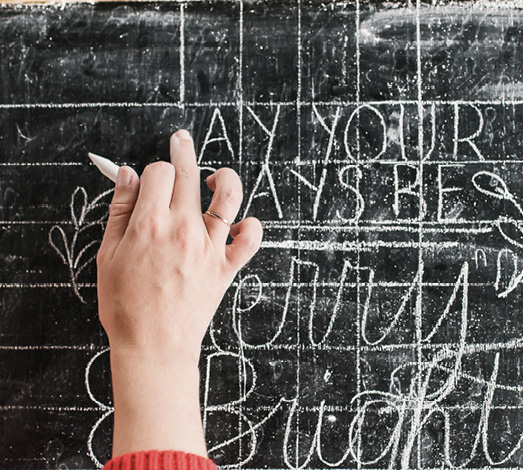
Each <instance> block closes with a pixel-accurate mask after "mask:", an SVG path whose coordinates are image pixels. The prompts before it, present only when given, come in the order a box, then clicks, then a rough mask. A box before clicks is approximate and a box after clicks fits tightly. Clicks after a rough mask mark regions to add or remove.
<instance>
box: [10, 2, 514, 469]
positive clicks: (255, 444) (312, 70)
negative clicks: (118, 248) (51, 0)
mask: <svg viewBox="0 0 523 470" xmlns="http://www.w3.org/2000/svg"><path fill="white" fill-rule="evenodd" d="M520 6H522V7H523V4H521V3H520V2H494V1H491V2H489V1H481V2H462V3H460V2H450V3H446V2H440V1H431V2H428V1H420V0H418V1H410V0H409V1H398V2H391V3H384V2H364V1H363V0H362V1H358V0H355V1H348V2H337V1H332V2H331V1H324V2H320V1H306V0H301V1H300V0H292V1H291V0H286V1H263V2H262V1H244V2H242V1H239V2H231V1H215V2H214V1H213V2H211V1H207V0H204V1H188V2H186V1H181V2H179V1H176V2H161V3H136V4H132V3H110V4H89V3H80V4H60V5H56V6H25V7H20V6H18V7H14V6H9V7H3V8H1V9H0V129H1V132H0V468H2V469H8V470H18V469H28V470H36V469H38V470H50V469H61V470H64V469H95V468H100V467H101V465H102V464H103V463H104V462H105V461H106V460H107V459H108V458H109V457H110V451H111V432H112V411H113V409H112V402H111V384H110V370H109V360H108V358H109V354H108V343H107V339H106V337H105V334H104V332H103V330H102V328H101V326H100V324H99V321H98V317H97V304H96V272H95V263H94V256H95V254H96V250H97V248H98V245H99V242H100V240H101V238H102V234H103V228H104V223H105V221H106V218H107V210H108V204H109V202H110V199H111V195H112V186H113V185H112V183H111V182H110V181H108V180H107V179H105V178H104V177H102V176H101V175H100V174H99V172H98V171H97V170H96V168H95V167H93V166H92V164H90V162H89V161H88V158H87V152H88V151H91V152H94V153H97V154H100V155H103V156H106V157H109V158H111V159H114V160H115V161H116V162H117V163H119V164H124V163H125V164H129V165H132V166H133V167H134V168H135V169H136V170H137V171H138V172H141V171H142V170H143V168H144V167H145V166H146V165H147V164H148V163H150V162H152V161H154V160H157V159H164V160H167V159H168V158H169V154H168V140H169V136H170V134H171V133H172V132H173V131H175V130H176V129H178V128H187V129H189V130H190V131H191V133H192V134H193V135H194V138H195V142H196V146H197V154H198V162H199V165H200V167H201V177H202V181H203V179H204V178H205V177H207V176H208V175H209V174H210V173H212V172H213V171H215V170H216V169H217V168H219V167H221V166H229V167H232V168H234V169H235V170H236V171H238V173H239V174H240V176H241V178H242V180H243V184H244V193H245V197H244V201H243V205H242V209H241V214H240V217H239V219H240V218H243V217H245V216H248V215H254V216H256V217H258V218H259V219H260V220H262V222H263V226H264V241H263V245H262V249H261V250H260V252H259V254H258V255H257V256H256V257H255V258H254V259H253V260H252V261H251V262H250V263H249V264H248V265H247V266H246V267H245V268H244V269H243V270H242V271H241V272H240V274H239V275H238V277H237V278H236V280H235V282H234V284H233V285H232V286H231V287H230V289H229V290H228V292H227V294H226V295H225V297H224V299H223V302H222V304H221V305H220V308H219V310H218V312H217V314H216V316H215V318H214V320H213V323H212V325H211V327H210V330H209V333H208V335H207V336H206V338H205V342H204V347H203V356H202V360H201V377H202V386H201V403H202V416H203V420H204V426H205V432H206V438H207V441H208V445H209V450H210V456H211V457H212V458H213V459H214V460H215V461H216V463H217V464H218V465H220V467H221V468H240V467H241V468H245V469H262V468H263V469H287V468H288V469H302V468H304V469H324V468H331V467H333V468H340V469H362V468H369V469H371V468H372V469H400V468H401V469H407V468H416V469H431V468H438V469H444V468H456V467H463V468H486V467H489V468H490V467H501V468H523V449H522V448H521V447H522V441H523V413H522V410H523V363H522V359H523V353H522V350H521V348H522V346H523V326H522V325H523V321H522V320H523V316H522V315H523V314H522V303H523V300H522V295H521V294H522V291H523V288H522V286H521V281H522V279H523V190H522V188H523V185H522V184H523V172H522V163H523V159H522V157H521V148H522V144H523V9H521V8H520ZM203 188H205V187H204V186H202V191H203V207H204V208H206V207H207V204H208V202H209V200H210V194H209V191H208V190H206V189H203Z"/></svg>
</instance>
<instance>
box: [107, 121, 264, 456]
mask: <svg viewBox="0 0 523 470" xmlns="http://www.w3.org/2000/svg"><path fill="white" fill-rule="evenodd" d="M171 161H172V164H171V163H167V162H156V163H152V164H150V165H148V166H147V167H146V168H145V170H144V172H143V174H142V177H141V179H139V178H138V175H137V174H136V173H135V172H134V171H133V170H132V169H131V168H128V167H122V168H121V169H120V170H119V173H118V179H117V184H116V188H115V192H114V196H113V200H112V203H111V209H110V212H109V220H108V222H107V227H106V230H105V234H104V238H103V241H102V244H101V246H100V250H99V253H98V257H97V265H98V304H99V316H100V321H101V322H102V325H103V327H104V329H105V331H106V333H107V335H108V337H109V343H110V346H111V373H112V381H113V396H114V408H115V413H114V414H115V425H114V436H113V457H116V456H119V455H122V454H124V453H128V452H135V451H140V450H153V449H157V450H183V451H185V452H190V453H194V454H198V455H202V456H206V455H207V454H206V446H205V439H204V436H203V430H202V425H201V417H200V405H199V372H198V359H199V355H200V348H201V342H202V339H203V337H204V335H205V332H206V330H207V328H208V325H209V323H210V321H211V319H212V317H213V315H214V313H215V311H216V309H217V308H218V306H219V304H220V302H221V299H222V297H223V295H224V293H225V291H226V290H227V288H228V287H229V285H230V283H231V282H232V280H233V278H234V277H235V275H236V273H237V272H238V270H239V269H240V268H241V267H242V266H244V265H245V263H247V262H248V261H249V259H250V258H251V257H252V256H253V255H254V254H255V253H256V251H257V250H258V249H259V246H260V243H261V238H262V228H261V224H260V222H259V221H258V220H257V219H255V218H247V219H245V220H242V221H241V222H239V223H237V224H235V225H233V226H232V227H229V225H227V224H226V223H224V221H222V220H220V219H219V218H216V217H213V216H211V215H209V214H203V215H202V212H201V202H200V176H199V170H198V166H197V164H196V156H195V152H194V146H193V142H192V139H191V137H190V135H189V133H188V132H187V131H184V130H180V131H178V132H177V133H176V134H174V135H173V136H172V137H171ZM175 175H176V177H175ZM206 181H207V185H208V186H209V188H210V189H211V190H212V191H213V192H214V195H213V198H212V201H211V204H210V206H209V210H210V211H212V212H215V213H217V214H220V215H221V216H222V217H224V218H225V219H226V220H227V221H232V220H234V218H235V217H236V215H237V213H238V210H239V208H240V204H241V201H242V187H241V182H240V179H239V177H238V175H237V174H236V172H234V171H233V170H232V169H230V168H221V169H219V170H217V171H216V172H215V173H214V174H212V175H211V176H209V177H208V178H207V180H206ZM126 182H128V184H125V183H126ZM228 234H230V235H231V237H232V238H233V242H232V243H231V244H230V245H226V241H227V235H228Z"/></svg>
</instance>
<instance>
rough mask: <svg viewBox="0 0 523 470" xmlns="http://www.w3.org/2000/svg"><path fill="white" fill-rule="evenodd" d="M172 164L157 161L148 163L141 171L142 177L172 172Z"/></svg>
mask: <svg viewBox="0 0 523 470" xmlns="http://www.w3.org/2000/svg"><path fill="white" fill-rule="evenodd" d="M172 168H173V166H172V164H170V163H169V162H166V161H163V160H158V161H157V162H152V163H149V164H148V165H147V166H146V167H145V168H144V170H143V175H147V174H150V173H163V172H165V171H172Z"/></svg>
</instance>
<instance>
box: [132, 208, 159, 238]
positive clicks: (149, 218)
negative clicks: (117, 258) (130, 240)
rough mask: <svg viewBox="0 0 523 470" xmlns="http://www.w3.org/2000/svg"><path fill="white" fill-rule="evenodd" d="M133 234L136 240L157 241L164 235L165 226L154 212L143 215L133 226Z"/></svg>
mask: <svg viewBox="0 0 523 470" xmlns="http://www.w3.org/2000/svg"><path fill="white" fill-rule="evenodd" d="M133 233H134V235H135V236H137V237H138V238H147V239H151V238H152V239H158V238H161V237H162V236H163V235H164V233H165V224H164V223H163V222H162V218H161V217H160V216H159V214H156V213H155V212H150V213H148V214H143V215H141V216H140V217H139V218H137V220H136V221H135V222H134V224H133Z"/></svg>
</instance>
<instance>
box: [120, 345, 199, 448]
mask: <svg viewBox="0 0 523 470" xmlns="http://www.w3.org/2000/svg"><path fill="white" fill-rule="evenodd" d="M111 374H112V381H113V397H114V439H113V457H115V456H118V455H122V454H124V453H128V452H136V451H141V450H151V449H160V450H182V451H185V452H189V453H193V454H196V455H201V456H204V457H206V456H207V451H206V447H205V440H204V436H203V429H202V422H201V416H200V402H199V382H200V374H199V370H198V362H197V360H195V358H194V356H193V355H190V356H187V355H181V354H179V355H169V354H163V353H162V354H159V353H157V352H150V351H148V352H144V351H137V350H123V349H116V350H114V351H113V350H111Z"/></svg>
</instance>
